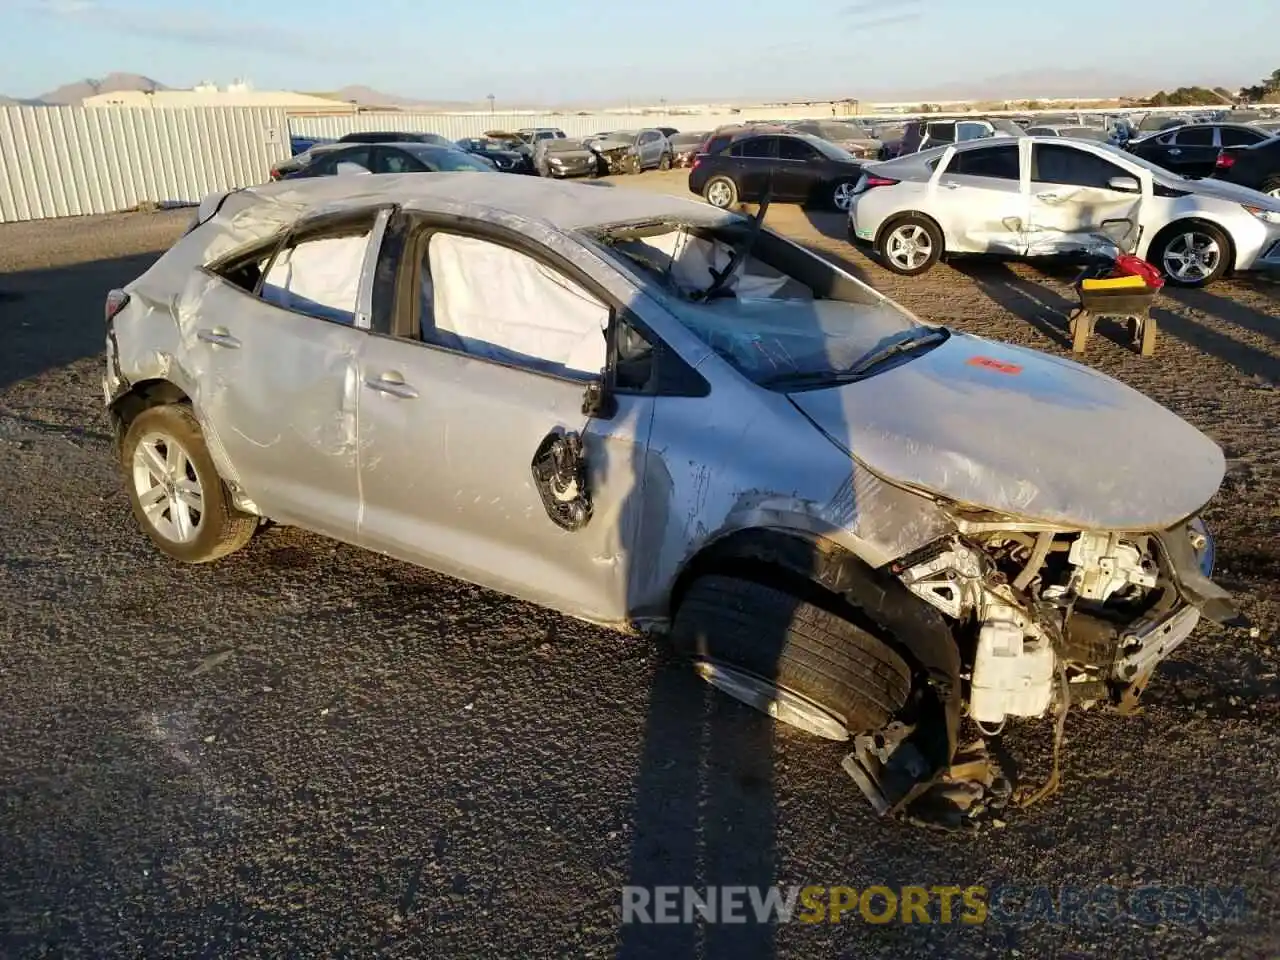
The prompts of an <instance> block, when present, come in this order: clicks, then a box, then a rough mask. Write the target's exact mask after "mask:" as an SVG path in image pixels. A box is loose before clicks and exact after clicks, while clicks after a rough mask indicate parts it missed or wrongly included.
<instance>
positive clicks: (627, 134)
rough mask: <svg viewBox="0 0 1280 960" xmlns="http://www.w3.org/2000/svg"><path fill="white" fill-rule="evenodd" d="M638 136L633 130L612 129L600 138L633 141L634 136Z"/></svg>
mask: <svg viewBox="0 0 1280 960" xmlns="http://www.w3.org/2000/svg"><path fill="white" fill-rule="evenodd" d="M637 136H639V134H638V133H636V131H635V130H614V131H612V132H610V133H606V134H604V136H602V137H601V139H602V140H618V141H620V142H622V143H635V142H636V137H637Z"/></svg>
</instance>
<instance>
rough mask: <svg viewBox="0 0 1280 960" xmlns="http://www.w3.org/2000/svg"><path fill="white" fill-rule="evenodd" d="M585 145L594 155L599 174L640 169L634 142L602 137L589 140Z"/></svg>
mask: <svg viewBox="0 0 1280 960" xmlns="http://www.w3.org/2000/svg"><path fill="white" fill-rule="evenodd" d="M587 146H588V147H590V148H591V152H592V153H594V154H595V155H596V163H597V165H598V169H599V172H600V174H601V176H607V175H611V174H620V173H639V171H640V154H639V152H637V150H636V146H635V144H634V143H630V142H628V141H625V140H610V139H608V138H602V139H598V140H591V141H589V142H588V143H587Z"/></svg>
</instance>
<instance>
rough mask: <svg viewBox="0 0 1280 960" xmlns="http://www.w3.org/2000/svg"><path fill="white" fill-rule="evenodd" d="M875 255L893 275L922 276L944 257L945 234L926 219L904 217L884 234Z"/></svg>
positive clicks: (878, 242) (883, 232) (878, 241)
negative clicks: (943, 240)
mask: <svg viewBox="0 0 1280 960" xmlns="http://www.w3.org/2000/svg"><path fill="white" fill-rule="evenodd" d="M876 252H877V253H878V254H879V255H880V259H881V261H882V262H883V263H884V265H885V266H886V267H888V268H889V269H890V270H892V271H893V272H894V273H897V274H901V275H902V276H904V277H915V276H919V275H920V274H922V273H924V272H925V271H927V270H929V269H931V268H932V267H933V265H934V264H935V263H937V262H938V259H939V258H940V257H941V256H942V231H941V230H939V229H938V226H937V224H935V223H934V222H933V221H932V220H929V219H927V218H925V217H920V216H909V217H903V218H902V219H901V220H896V221H894V222H893V223H892V224H890V225H889V226H888V227H887V228H885V229H884V230H883V231H881V233H880V237H879V239H878V240H877V241H876Z"/></svg>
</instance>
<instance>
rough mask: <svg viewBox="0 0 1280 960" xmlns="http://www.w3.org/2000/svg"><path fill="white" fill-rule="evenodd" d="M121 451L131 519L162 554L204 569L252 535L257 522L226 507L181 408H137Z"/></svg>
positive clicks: (197, 434)
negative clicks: (139, 410)
mask: <svg viewBox="0 0 1280 960" xmlns="http://www.w3.org/2000/svg"><path fill="white" fill-rule="evenodd" d="M120 452H121V461H122V466H123V467H124V471H125V476H126V479H127V481H128V488H129V503H130V505H131V506H132V507H133V516H134V518H135V519H136V520H137V521H138V525H139V526H140V527H141V528H142V530H143V532H144V533H146V535H147V536H148V537H149V538H150V540H151V542H152V543H154V544H155V545H156V547H157V548H159V550H160V551H161V552H162V553H164V554H166V555H167V556H170V557H173V558H174V559H175V560H181V561H183V562H184V563H208V562H209V561H211V560H217V559H220V558H221V557H225V556H226V555H227V554H229V553H232V552H234V551H236V550H239V549H240V548H241V547H243V546H244V545H245V544H246V543H248V542H249V540H250V539H251V538H252V537H253V534H254V532H255V531H256V530H257V529H258V523H259V519H258V517H255V516H253V515H251V514H247V513H242V512H241V511H240V510H237V509H236V508H235V506H234V505H233V504H232V503H231V495H230V492H229V491H228V490H227V487H226V485H225V484H224V483H223V482H222V478H221V477H220V476H218V471H217V468H215V467H214V465H213V458H212V457H210V456H209V450H208V448H207V447H206V446H205V443H204V436H203V434H202V433H201V431H200V424H199V423H198V422H197V421H196V418H195V416H194V415H193V414H192V413H191V409H190V408H189V407H187V406H186V405H185V404H166V405H163V406H157V407H148V408H147V409H146V410H143V411H142V412H141V413H139V414H138V415H137V416H136V417H135V418H134V419H133V422H132V423H131V424H129V429H128V430H127V431H125V435H124V441H123V443H122V444H121V448H120Z"/></svg>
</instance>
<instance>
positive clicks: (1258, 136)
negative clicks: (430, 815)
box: [1219, 127, 1266, 147]
mask: <svg viewBox="0 0 1280 960" xmlns="http://www.w3.org/2000/svg"><path fill="white" fill-rule="evenodd" d="M1219 136H1220V137H1221V139H1222V145H1223V146H1224V147H1246V146H1248V145H1249V144H1251V143H1258V142H1259V141H1261V140H1265V139H1266V134H1265V133H1263V132H1262V131H1261V130H1259V131H1258V132H1257V133H1254V132H1253V131H1252V130H1241V129H1240V128H1239V127H1223V128H1222V129H1221V131H1220V133H1219Z"/></svg>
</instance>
